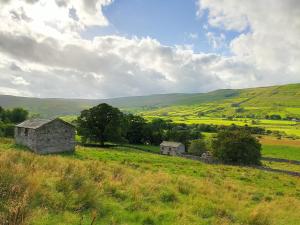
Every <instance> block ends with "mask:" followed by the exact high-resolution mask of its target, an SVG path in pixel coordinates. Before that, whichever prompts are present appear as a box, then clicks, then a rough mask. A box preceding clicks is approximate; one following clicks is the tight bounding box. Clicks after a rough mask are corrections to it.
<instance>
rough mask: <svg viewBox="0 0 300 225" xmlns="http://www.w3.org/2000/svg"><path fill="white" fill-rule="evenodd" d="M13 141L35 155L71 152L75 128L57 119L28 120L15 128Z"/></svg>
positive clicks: (73, 146) (73, 145) (73, 148)
mask: <svg viewBox="0 0 300 225" xmlns="http://www.w3.org/2000/svg"><path fill="white" fill-rule="evenodd" d="M15 141H16V143H17V144H20V145H24V146H27V147H28V148H30V149H31V150H32V151H34V152H35V153H39V154H47V153H57V152H73V151H74V150H75V128H74V126H73V125H71V124H69V123H67V122H65V121H63V120H61V119H59V118H57V119H52V120H49V119H30V120H26V121H24V122H23V123H20V124H18V125H16V127H15Z"/></svg>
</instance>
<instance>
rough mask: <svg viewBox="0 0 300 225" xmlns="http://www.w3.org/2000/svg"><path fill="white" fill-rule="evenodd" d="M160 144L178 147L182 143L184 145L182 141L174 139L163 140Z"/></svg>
mask: <svg viewBox="0 0 300 225" xmlns="http://www.w3.org/2000/svg"><path fill="white" fill-rule="evenodd" d="M160 145H162V146H167V147H174V148H177V147H179V146H180V145H182V143H180V142H173V141H163V142H162V143H161V144H160Z"/></svg>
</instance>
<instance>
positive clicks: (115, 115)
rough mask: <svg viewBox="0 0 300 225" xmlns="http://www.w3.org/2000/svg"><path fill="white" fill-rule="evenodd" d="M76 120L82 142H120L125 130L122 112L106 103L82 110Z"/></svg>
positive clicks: (102, 143)
mask: <svg viewBox="0 0 300 225" xmlns="http://www.w3.org/2000/svg"><path fill="white" fill-rule="evenodd" d="M76 122H77V125H78V134H79V135H81V136H82V139H83V141H84V142H87V141H89V142H96V143H100V144H101V145H104V142H106V141H113V142H121V141H122V138H123V133H124V131H125V128H124V122H125V120H124V116H123V113H122V112H121V111H120V110H119V109H117V108H114V107H112V106H110V105H108V104H106V103H103V104H100V105H97V106H95V107H93V108H91V109H88V110H83V111H82V112H81V114H80V116H79V117H78V119H77V121H76Z"/></svg>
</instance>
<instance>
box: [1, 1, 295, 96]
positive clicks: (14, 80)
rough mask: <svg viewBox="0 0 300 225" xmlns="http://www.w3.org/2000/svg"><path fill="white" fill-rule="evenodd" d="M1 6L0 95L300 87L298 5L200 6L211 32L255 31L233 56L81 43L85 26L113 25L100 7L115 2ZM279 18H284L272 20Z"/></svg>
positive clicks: (133, 43) (140, 41)
mask: <svg viewBox="0 0 300 225" xmlns="http://www.w3.org/2000/svg"><path fill="white" fill-rule="evenodd" d="M1 2H2V3H1ZM3 2H4V1H3V0H2V1H0V4H2V5H1V7H0V19H1V21H2V22H1V23H0V84H1V85H0V93H6V94H13V95H23V96H26V95H27V96H38V97H68V98H71V97H73V98H74V97H76V98H79V97H81V98H104V97H116V96H126V95H145V94H152V93H168V92H204V91H210V90H213V89H218V88H237V87H238V88H241V87H249V86H256V85H266V84H273V83H285V82H296V81H300V77H299V74H300V73H299V72H300V65H299V63H298V62H299V52H300V51H299V46H300V43H299V40H300V38H299V31H300V29H298V28H299V22H297V21H298V20H297V18H298V17H297V16H298V15H299V14H298V13H297V12H298V11H297V10H296V9H297V8H299V7H296V6H295V5H293V4H292V3H293V2H294V3H295V4H296V3H297V2H296V1H291V0H289V1H284V2H283V3H281V2H280V3H278V4H279V5H280V9H282V10H281V11H280V10H279V9H277V8H278V7H273V6H270V7H265V6H264V5H262V4H263V3H260V1H253V2H254V3H251V2H252V1H251V2H250V1H237V0H235V1H234V0H227V1H216V0H211V1H208V0H201V4H199V5H200V7H201V8H200V9H199V10H200V11H203V10H208V15H209V18H210V19H209V25H210V26H217V27H219V28H221V29H226V30H227V29H234V30H238V31H245V30H247V29H248V28H250V32H248V33H245V32H244V34H241V35H240V36H238V37H237V38H236V39H234V40H233V41H232V42H231V43H230V46H229V47H230V50H231V51H232V56H222V55H219V54H205V53H195V52H194V51H193V48H192V47H191V46H187V45H182V46H164V45H162V44H161V43H160V42H159V41H157V40H155V39H152V38H150V37H144V38H138V37H131V38H129V37H127V38H126V37H121V36H116V35H111V36H100V37H95V38H94V39H93V40H85V39H82V38H81V36H80V33H81V31H83V30H84V29H85V28H86V27H89V26H92V25H98V26H106V25H107V24H108V23H109V22H108V21H107V19H106V18H105V16H104V15H103V13H102V10H101V8H102V7H104V6H106V5H108V4H110V3H111V2H112V1H111V0H91V1H88V0H86V1H80V0H74V1H68V0H47V1H46V0H31V1H29V0H27V1H17V0H11V1H5V3H3ZM241 2H242V3H243V4H242V3H241ZM278 2H279V1H278ZM285 3H286V4H287V5H285ZM271 5H272V4H271ZM268 10H270V11H268ZM54 11H55V13H53V12H54ZM273 13H277V14H278V18H277V17H276V18H275V19H274V18H273V16H272V18H269V16H267V15H269V14H270V15H272V14H273ZM277 24H279V25H278V26H277ZM206 26H207V37H208V39H209V40H210V43H211V45H212V46H213V47H214V48H216V49H217V48H223V47H224V45H225V44H224V43H225V39H226V37H225V36H224V35H222V34H221V35H219V36H218V35H216V34H215V33H212V32H211V31H210V28H209V26H208V25H206ZM276 28H277V29H280V30H277V29H276ZM282 32H284V34H285V35H283V34H282ZM191 37H192V36H191ZM193 37H194V38H195V37H196V36H193ZM226 47H227V46H226Z"/></svg>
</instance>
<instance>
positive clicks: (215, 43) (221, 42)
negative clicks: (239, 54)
mask: <svg viewBox="0 0 300 225" xmlns="http://www.w3.org/2000/svg"><path fill="white" fill-rule="evenodd" d="M206 37H207V39H208V42H209V44H210V45H211V46H212V47H213V49H219V48H224V47H226V41H225V40H226V36H225V35H224V34H223V33H221V34H220V35H217V34H215V33H213V32H207V33H206Z"/></svg>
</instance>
